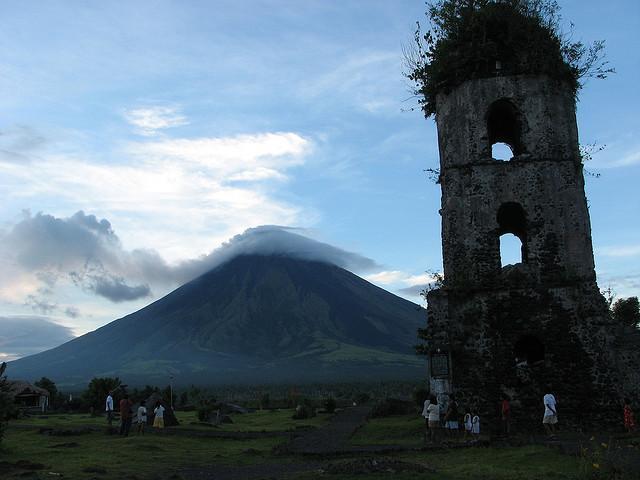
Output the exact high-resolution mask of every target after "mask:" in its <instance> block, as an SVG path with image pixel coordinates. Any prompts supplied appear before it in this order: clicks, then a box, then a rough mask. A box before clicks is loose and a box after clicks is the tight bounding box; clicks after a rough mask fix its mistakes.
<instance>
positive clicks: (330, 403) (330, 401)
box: [324, 397, 336, 413]
mask: <svg viewBox="0 0 640 480" xmlns="http://www.w3.org/2000/svg"><path fill="white" fill-rule="evenodd" d="M324 409H325V411H326V412H327V413H333V412H335V411H336V399H335V398H333V397H329V398H327V399H326V400H325V401H324Z"/></svg>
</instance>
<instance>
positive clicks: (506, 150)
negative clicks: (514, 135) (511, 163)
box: [491, 142, 513, 160]
mask: <svg viewBox="0 0 640 480" xmlns="http://www.w3.org/2000/svg"><path fill="white" fill-rule="evenodd" d="M491 158H493V159H494V160H511V159H512V158H513V150H511V147H510V146H509V145H507V144H506V143H502V142H497V143H494V144H493V145H492V146H491Z"/></svg>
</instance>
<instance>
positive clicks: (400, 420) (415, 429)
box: [0, 409, 583, 480]
mask: <svg viewBox="0 0 640 480" xmlns="http://www.w3.org/2000/svg"><path fill="white" fill-rule="evenodd" d="M292 414H293V410H290V409H289V410H274V411H269V410H265V411H257V412H254V413H249V414H242V415H234V416H233V420H234V422H235V423H233V424H225V425H223V426H222V427H221V428H219V429H215V431H229V432H231V431H242V432H251V431H258V432H259V431H267V432H269V431H287V430H291V429H295V428H296V427H297V426H316V427H321V426H322V425H323V424H324V423H325V422H326V421H327V420H328V418H329V415H319V416H317V417H315V418H312V419H309V420H303V421H296V420H293V419H292V418H291V415H292ZM178 416H179V418H180V420H181V422H182V426H181V427H176V429H178V430H180V429H182V430H188V429H191V428H194V426H193V425H190V422H192V421H197V419H196V415H195V412H178ZM11 425H13V426H14V427H13V428H11V427H10V428H9V430H8V431H7V432H6V436H5V439H4V441H3V443H2V445H1V449H0V458H1V459H2V460H6V461H8V462H12V463H15V462H17V461H19V460H28V461H31V462H37V463H41V464H44V465H46V469H45V470H43V471H40V472H39V473H38V474H37V476H35V477H33V478H41V479H44V478H55V476H54V475H49V472H53V473H60V474H63V475H64V478H72V479H80V480H82V479H91V478H100V479H105V480H115V479H121V478H122V479H131V480H133V479H134V478H137V479H141V480H142V479H149V478H158V475H160V478H168V477H169V476H170V475H171V474H172V473H173V472H175V471H179V470H180V469H182V468H194V467H196V468H197V467H205V468H206V467H208V466H211V465H236V466H241V465H252V464H253V465H255V464H268V465H271V464H274V463H277V464H281V463H301V464H303V463H305V462H309V461H314V462H315V461H317V460H315V459H307V458H299V457H276V456H274V455H272V453H271V450H272V448H273V447H274V446H275V445H278V444H280V443H283V442H285V441H287V440H288V436H287V435H285V436H274V437H268V438H261V439H252V440H236V439H223V438H209V437H201V436H200V437H198V436H189V435H188V432H187V431H185V432H183V434H181V435H158V434H147V435H145V436H136V435H135V434H132V435H131V436H130V437H128V438H120V437H119V436H117V435H115V436H109V435H105V434H104V433H103V431H104V430H103V429H102V428H101V429H100V430H99V431H96V432H92V433H89V434H84V435H75V436H69V437H51V436H48V435H42V434H39V433H38V432H37V430H36V429H21V428H15V426H16V425H31V426H49V427H63V428H64V427H66V428H77V427H80V426H84V425H86V426H99V427H105V426H106V422H105V420H104V418H103V417H90V416H89V415H80V414H76V415H49V416H48V418H37V417H32V418H29V419H23V420H20V421H17V422H12V424H11ZM199 428H201V429H209V430H214V429H212V428H210V427H199ZM422 429H423V421H422V419H421V417H419V416H417V415H406V416H395V417H388V418H379V419H373V420H371V421H370V422H369V423H368V424H367V425H365V426H364V427H363V428H361V429H360V430H359V431H358V432H357V433H356V434H355V435H354V437H353V438H352V444H354V445H404V446H409V447H413V446H416V447H417V446H420V445H422V431H423V430H422ZM71 442H73V443H76V444H77V446H76V447H72V448H61V447H56V445H60V444H65V443H71ZM371 456H372V457H374V458H382V457H385V456H388V457H391V458H395V459H398V460H402V461H404V462H408V463H413V464H421V465H424V466H427V467H429V468H431V469H434V470H435V473H393V474H391V473H389V472H385V473H376V474H367V475H363V474H359V475H329V474H327V473H319V472H310V473H307V474H300V473H296V474H292V475H291V476H290V477H289V478H290V479H301V480H314V479H320V478H322V479H328V480H348V479H349V480H365V479H373V480H376V479H386V478H393V479H394V480H409V479H411V480H416V479H417V480H420V479H442V480H454V479H467V480H480V479H483V480H485V479H487V480H488V479H491V480H494V479H495V480H511V479H516V480H534V479H535V480H537V479H543V480H560V479H564V480H578V479H581V478H583V476H581V473H580V472H581V468H580V467H581V463H580V460H579V459H578V458H576V457H571V456H567V455H562V454H560V453H558V452H557V451H555V450H551V449H549V448H546V447H541V446H524V447H505V448H497V447H472V448H464V449H450V450H436V451H408V452H403V453H397V454H394V455H382V454H380V455H377V454H376V455H371ZM354 458H359V457H345V458H343V459H340V460H337V459H334V460H331V459H324V460H320V462H322V463H329V462H332V463H333V462H337V461H345V462H348V461H351V460H353V459H354ZM87 467H99V468H103V469H105V470H106V473H101V474H96V473H90V472H86V471H85V469H86V468H87ZM132 475H133V476H132ZM0 477H2V472H0ZM3 478H4V477H3Z"/></svg>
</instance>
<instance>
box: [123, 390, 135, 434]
mask: <svg viewBox="0 0 640 480" xmlns="http://www.w3.org/2000/svg"><path fill="white" fill-rule="evenodd" d="M132 405H133V404H132V403H131V400H129V395H127V394H125V395H124V397H122V400H120V435H122V436H123V437H128V436H129V430H131V406H132Z"/></svg>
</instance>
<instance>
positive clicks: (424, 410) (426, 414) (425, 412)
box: [421, 398, 431, 442]
mask: <svg viewBox="0 0 640 480" xmlns="http://www.w3.org/2000/svg"><path fill="white" fill-rule="evenodd" d="M430 404H431V400H430V399H428V398H427V399H426V400H425V401H424V404H423V405H422V414H421V415H422V416H423V417H424V425H425V429H424V441H425V442H426V441H427V438H428V437H429V405H430Z"/></svg>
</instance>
